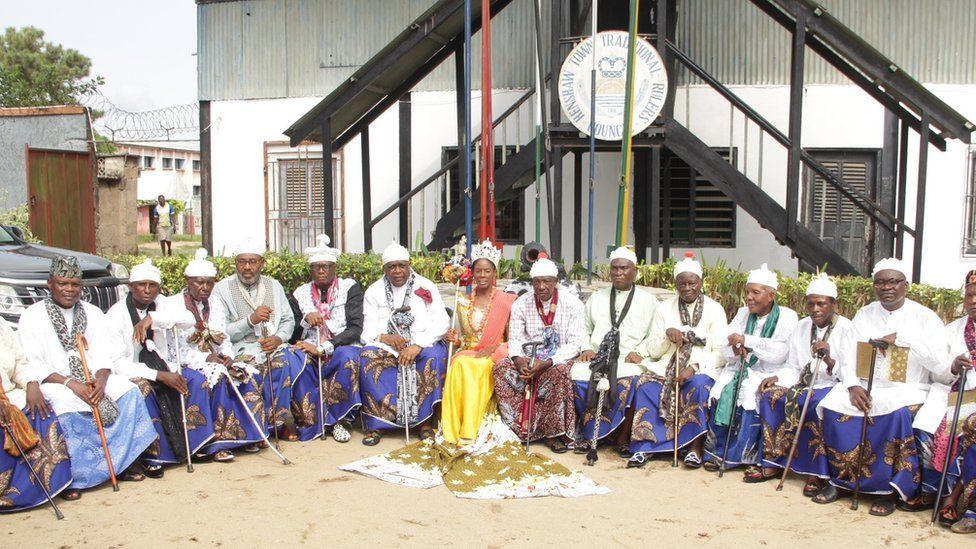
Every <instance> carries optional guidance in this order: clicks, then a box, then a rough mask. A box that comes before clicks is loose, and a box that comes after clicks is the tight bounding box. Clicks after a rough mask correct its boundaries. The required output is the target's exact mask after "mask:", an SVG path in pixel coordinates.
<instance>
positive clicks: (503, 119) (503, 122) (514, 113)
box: [366, 76, 549, 231]
mask: <svg viewBox="0 0 976 549" xmlns="http://www.w3.org/2000/svg"><path fill="white" fill-rule="evenodd" d="M548 81H549V77H548V76H547V77H546V82H548ZM535 92H536V90H535V88H531V89H529V90H527V91H526V92H525V93H523V94H522V95H521V96H519V98H518V99H516V100H515V102H514V103H512V105H511V106H510V107H508V108H507V109H505V111H503V112H502V113H501V114H500V115H499V116H498V117H497V118H495V121H494V122H493V123H492V125H491V131H492V132H495V131H496V130H499V128H500V133H501V136H502V140H501V141H499V140H498V139H497V137H496V139H495V144H496V146H501V150H502V155H501V163H502V165H504V164H505V162H506V161H507V159H508V155H507V151H508V147H507V145H510V144H511V145H514V146H515V152H518V151H519V150H520V149H521V147H522V145H524V144H525V143H524V142H523V139H522V124H521V116H522V111H523V110H530V112H529V113H528V114H527V116H531V115H532V114H534V107H533V108H532V109H523V108H522V107H523V106H524V105H525V104H526V103H527V102H528V101H529V100H530V99H532V98H533V97H534V96H535ZM513 117H514V118H515V142H514V143H509V142H508V140H507V137H508V122H509V119H510V118H513ZM483 135H484V129H482V132H481V133H479V134H478V135H477V136H475V137H474V139H472V140H471V146H472V149H473V152H472V159H473V160H474V167H473V169H474V174H473V177H474V186H473V189H472V190H474V189H477V188H478V185H479V184H480V169H479V168H480V162H481V160H480V159H481V155H480V154H479V153H480V151H481V143H482V136H483ZM460 159H461V155H460V154H459V155H457V156H455V157H454V158H452V159H451V160H449V161H448V162H446V163H444V164H443V165H442V166H441V167H440V169H438V170H437V171H435V172H434V173H433V174H431V175H430V176H428V177H427V178H426V179H424V180H423V181H421V182H420V184H418V185H416V186H415V187H413V188H412V189H410V192H408V193H406V194H404V195H403V196H401V197H400V198H398V199H397V200H396V201H395V202H393V203H392V204H390V205H389V206H387V207H386V209H384V210H383V211H381V212H380V213H379V214H377V215H376V216H374V217H373V218H372V219H370V220H369V221H368V222H367V224H366V230H367V231H372V230H373V228H374V227H375V226H376V225H378V224H379V223H380V222H381V221H383V220H384V219H386V218H387V217H388V216H389V215H390V214H392V213H393V212H395V211H397V210H399V209H400V208H401V207H402V206H404V205H405V204H407V203H409V202H410V201H411V200H412V199H413V198H414V197H415V196H417V195H418V194H419V193H421V192H423V191H424V190H425V189H427V188H428V187H429V186H430V185H431V184H433V183H435V182H441V183H444V184H445V185H446V184H449V183H450V181H449V174H450V172H451V170H453V169H454V168H455V167H456V166H458V164H459V163H460ZM446 194H447V195H448V196H450V193H446ZM444 209H445V210H448V209H450V205H449V204H448V205H446V207H445V208H444Z"/></svg>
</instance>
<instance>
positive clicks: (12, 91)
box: [0, 27, 105, 107]
mask: <svg viewBox="0 0 976 549" xmlns="http://www.w3.org/2000/svg"><path fill="white" fill-rule="evenodd" d="M104 83H105V80H104V79H103V78H102V77H100V76H96V77H92V76H91V59H89V58H88V57H86V56H84V55H82V54H81V53H79V52H78V51H77V50H73V49H70V48H65V47H63V46H61V45H60V44H54V43H51V42H45V41H44V31H42V30H41V29H38V28H36V27H24V28H22V29H20V30H18V29H15V28H13V27H8V28H7V29H6V31H5V32H4V33H3V34H2V35H0V107H39V106H44V105H72V104H77V103H78V102H79V99H80V98H81V96H83V95H84V94H86V93H90V92H93V91H95V90H96V89H97V88H98V86H100V85H102V84H104Z"/></svg>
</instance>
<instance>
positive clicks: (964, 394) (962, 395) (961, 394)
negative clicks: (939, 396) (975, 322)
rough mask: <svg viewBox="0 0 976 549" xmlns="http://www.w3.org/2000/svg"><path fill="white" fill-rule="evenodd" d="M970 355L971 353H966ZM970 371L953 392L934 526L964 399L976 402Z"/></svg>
mask: <svg viewBox="0 0 976 549" xmlns="http://www.w3.org/2000/svg"><path fill="white" fill-rule="evenodd" d="M966 354H967V355H969V353H968V352H967V353H966ZM968 372H969V366H967V367H965V368H963V370H962V374H961V375H960V377H959V391H958V392H955V393H951V394H950V395H954V396H955V399H956V402H955V406H954V407H955V410H954V411H953V413H952V427H951V428H950V429H949V447H948V448H947V449H946V455H945V462H943V463H942V478H941V479H939V490H938V491H937V492H936V493H935V507H934V508H933V509H932V526H935V522H936V520H938V518H939V511H941V509H940V507H941V506H942V490H944V489H945V484H946V476H947V475H948V474H949V463H950V462H951V461H952V450H953V448H954V447H955V445H956V428H957V427H958V426H959V414H960V412H961V411H962V404H963V402H964V401H973V402H976V390H970V391H966V374H967V373H968Z"/></svg>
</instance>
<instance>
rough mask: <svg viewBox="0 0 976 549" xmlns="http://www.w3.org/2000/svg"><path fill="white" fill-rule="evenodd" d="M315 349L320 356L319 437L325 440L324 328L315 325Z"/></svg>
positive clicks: (306, 357)
mask: <svg viewBox="0 0 976 549" xmlns="http://www.w3.org/2000/svg"><path fill="white" fill-rule="evenodd" d="M315 349H316V350H317V351H318V352H319V357H318V367H319V427H320V429H319V439H320V440H325V404H324V403H325V397H324V396H323V395H322V392H323V391H324V389H323V388H322V384H323V383H324V382H325V379H324V378H323V377H322V330H321V328H319V327H318V326H316V327H315ZM305 360H308V355H306V356H305Z"/></svg>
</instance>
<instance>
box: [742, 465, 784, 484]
mask: <svg viewBox="0 0 976 549" xmlns="http://www.w3.org/2000/svg"><path fill="white" fill-rule="evenodd" d="M774 478H776V475H775V474H772V475H767V474H766V471H765V470H764V469H763V468H762V467H749V468H748V469H746V472H745V474H744V475H743V476H742V482H745V483H747V484H758V483H760V482H766V481H767V480H772V479H774Z"/></svg>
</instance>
